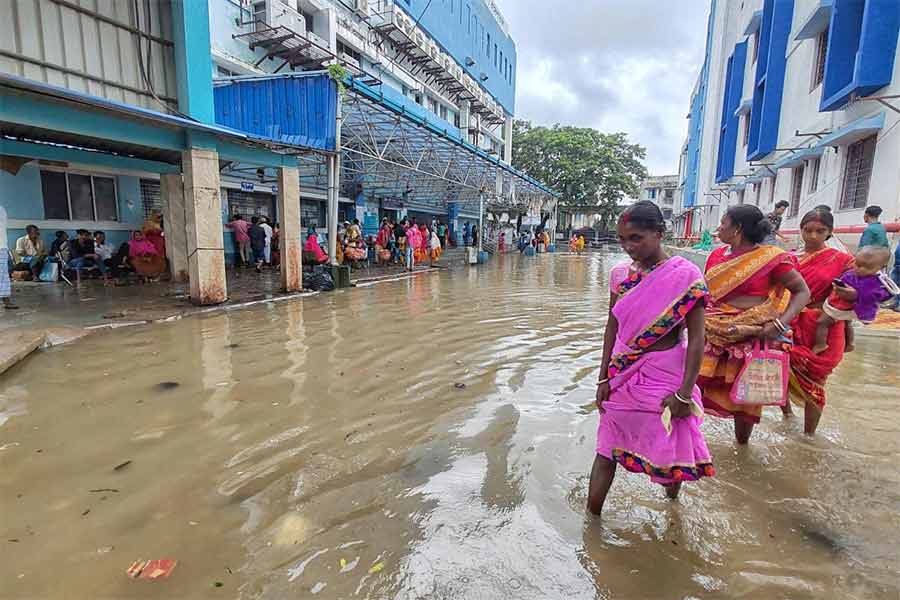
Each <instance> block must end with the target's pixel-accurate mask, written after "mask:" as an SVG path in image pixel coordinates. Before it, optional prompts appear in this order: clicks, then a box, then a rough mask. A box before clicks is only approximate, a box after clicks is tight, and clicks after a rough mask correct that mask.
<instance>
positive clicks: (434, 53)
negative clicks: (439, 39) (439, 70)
mask: <svg viewBox="0 0 900 600" xmlns="http://www.w3.org/2000/svg"><path fill="white" fill-rule="evenodd" d="M443 54H444V53H443V52H441V48H440V46H438V45H437V44H435V43H434V42H431V58H432V59H434V62H436V63H438V64H439V65H441V66H444V63H443V58H444V57H443Z"/></svg>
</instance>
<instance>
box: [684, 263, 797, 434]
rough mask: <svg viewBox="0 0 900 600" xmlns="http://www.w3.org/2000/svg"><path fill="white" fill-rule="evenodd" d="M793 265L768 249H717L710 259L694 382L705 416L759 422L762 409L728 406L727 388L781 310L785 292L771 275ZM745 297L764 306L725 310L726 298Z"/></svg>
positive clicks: (785, 304)
mask: <svg viewBox="0 0 900 600" xmlns="http://www.w3.org/2000/svg"><path fill="white" fill-rule="evenodd" d="M793 264H794V263H793V259H792V257H791V256H790V255H789V254H788V253H786V252H785V251H784V250H781V249H780V248H776V247H774V246H760V247H758V248H754V249H753V250H751V251H749V252H744V253H742V254H738V255H732V254H730V253H729V251H728V249H727V248H718V249H716V250H715V251H713V253H712V254H711V255H710V257H709V261H708V262H707V264H706V283H707V285H708V286H709V291H710V296H711V298H712V302H711V303H710V305H709V306H708V307H707V309H706V347H705V350H704V353H703V362H702V363H701V366H700V377H699V378H698V380H697V385H699V386H700V389H701V391H702V392H703V406H704V408H705V410H706V412H707V413H710V414H712V415H715V416H717V417H723V418H733V417H734V416H735V415H740V416H742V417H743V418H744V419H746V420H748V421H751V422H754V423H758V422H759V417H760V415H761V414H762V408H761V407H759V406H747V405H740V404H734V403H733V402H731V387H732V385H733V384H734V380H735V378H736V377H737V374H738V372H739V371H740V369H741V367H742V366H743V364H744V358H745V355H746V353H747V352H748V351H749V350H750V349H751V348H752V347H753V341H754V340H755V339H756V338H757V337H758V336H759V334H760V332H761V330H762V326H763V325H764V324H766V323H768V322H769V321H772V320H773V319H775V318H777V317H778V316H779V315H781V314H782V313H783V312H784V309H785V308H786V307H787V305H788V302H789V301H790V292H788V291H787V290H786V289H784V287H783V286H781V285H778V284H777V283H776V282H775V281H774V280H773V275H776V274H778V273H780V272H783V271H784V270H791V269H793ZM745 295H748V296H759V297H765V302H763V303H762V304H759V305H757V306H754V307H752V308H747V309H741V308H737V307H735V306H732V305H730V304H728V300H729V298H733V297H737V296H745Z"/></svg>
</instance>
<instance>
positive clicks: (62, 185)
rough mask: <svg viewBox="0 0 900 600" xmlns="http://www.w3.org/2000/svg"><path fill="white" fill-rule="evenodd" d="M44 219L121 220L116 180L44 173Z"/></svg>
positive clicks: (53, 172)
mask: <svg viewBox="0 0 900 600" xmlns="http://www.w3.org/2000/svg"><path fill="white" fill-rule="evenodd" d="M41 192H42V195H43V197H44V218H45V219H58V220H63V221H118V220H119V203H118V200H117V195H116V180H115V179H114V178H112V177H100V176H94V175H84V174H81V173H61V172H57V171H41Z"/></svg>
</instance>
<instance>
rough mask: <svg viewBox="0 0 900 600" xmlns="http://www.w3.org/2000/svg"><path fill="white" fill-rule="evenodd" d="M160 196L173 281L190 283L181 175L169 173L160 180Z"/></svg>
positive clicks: (167, 253)
mask: <svg viewBox="0 0 900 600" xmlns="http://www.w3.org/2000/svg"><path fill="white" fill-rule="evenodd" d="M159 195H160V199H161V200H162V207H163V224H164V225H165V230H166V257H167V258H168V259H169V269H170V270H171V272H172V281H176V282H178V283H185V282H186V281H188V271H189V266H188V249H187V248H188V247H187V234H186V232H185V214H184V183H183V181H182V179H181V173H167V174H164V175H161V176H160V178H159Z"/></svg>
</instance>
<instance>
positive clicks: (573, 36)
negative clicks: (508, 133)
mask: <svg viewBox="0 0 900 600" xmlns="http://www.w3.org/2000/svg"><path fill="white" fill-rule="evenodd" d="M496 1H497V3H498V5H499V6H500V9H501V11H502V12H503V14H504V16H505V17H506V20H507V21H508V22H509V25H510V29H511V30H512V34H513V38H514V39H515V40H516V45H517V49H518V79H517V84H518V89H517V99H516V113H517V117H518V118H523V119H529V120H531V121H533V122H535V123H540V124H552V123H557V122H558V123H563V124H573V125H579V126H588V127H596V128H597V129H600V130H601V131H606V132H612V131H625V132H627V133H628V134H629V137H630V138H631V139H632V141H634V142H637V143H640V144H641V145H643V146H645V147H646V148H647V161H646V162H647V167H648V169H650V171H651V172H653V173H660V174H662V173H674V172H675V171H676V169H677V167H678V154H679V152H680V149H681V143H682V141H683V138H684V135H685V132H686V131H687V121H686V119H685V115H686V114H687V111H688V104H689V101H690V93H691V90H692V89H693V85H694V81H695V80H696V77H697V73H698V72H699V70H700V66H701V64H702V61H703V52H704V46H705V42H706V22H707V18H708V15H709V1H708V0H677V1H676V0H582V1H575V2H570V1H562V0H550V1H547V0H543V1H538V0H496ZM536 73H541V74H542V75H543V76H541V77H538V76H536Z"/></svg>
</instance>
